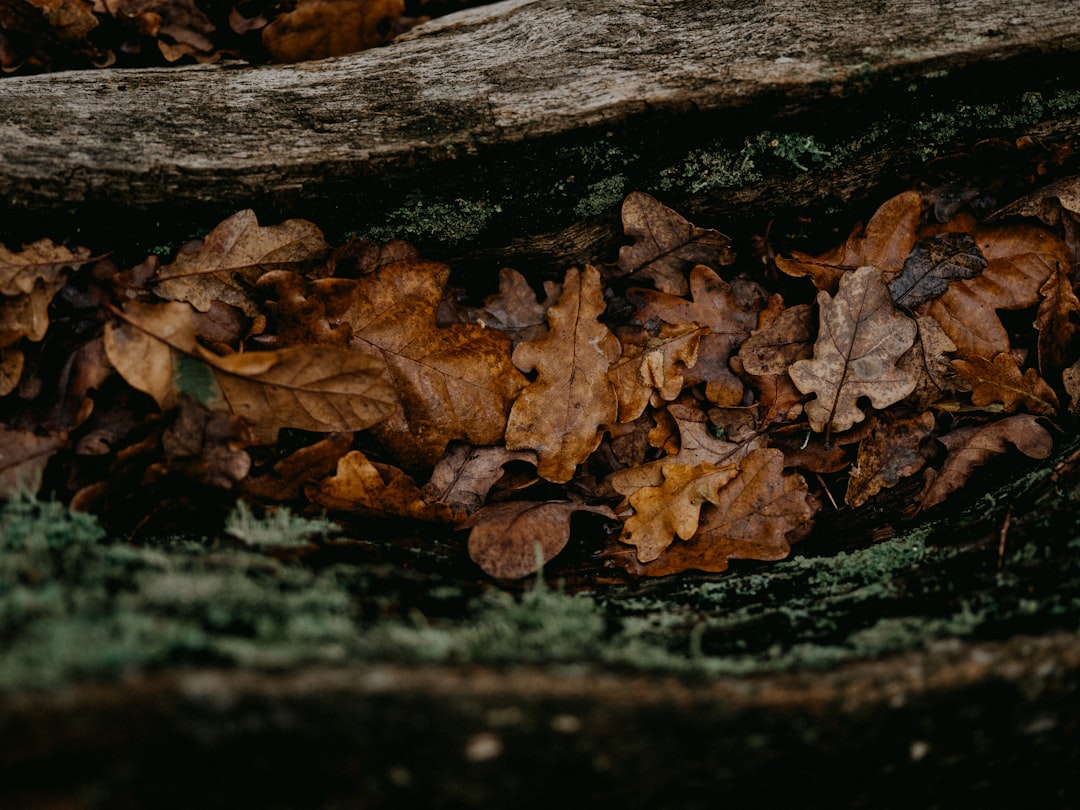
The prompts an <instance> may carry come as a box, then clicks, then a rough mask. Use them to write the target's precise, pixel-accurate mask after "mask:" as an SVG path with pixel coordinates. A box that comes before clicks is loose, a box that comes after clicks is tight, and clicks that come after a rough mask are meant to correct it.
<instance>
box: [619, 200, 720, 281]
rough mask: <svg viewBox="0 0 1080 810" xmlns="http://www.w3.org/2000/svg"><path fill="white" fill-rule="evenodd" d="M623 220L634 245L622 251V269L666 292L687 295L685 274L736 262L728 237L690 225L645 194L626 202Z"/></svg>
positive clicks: (623, 209) (620, 268) (620, 266)
mask: <svg viewBox="0 0 1080 810" xmlns="http://www.w3.org/2000/svg"><path fill="white" fill-rule="evenodd" d="M622 221H623V230H624V231H625V232H626V235H627V236H629V237H630V238H631V239H633V240H634V242H633V244H631V245H626V246H624V247H622V248H621V249H620V250H619V270H621V271H622V272H623V273H625V274H632V275H633V276H635V277H636V278H647V279H651V280H652V282H653V283H654V284H655V285H656V288H657V289H658V290H661V291H663V292H667V293H670V294H672V295H685V294H686V292H687V287H686V271H687V270H688V269H690V268H692V267H694V266H696V265H699V264H703V265H707V266H709V267H714V268H715V267H720V266H724V265H729V264H732V263H733V262H734V261H735V254H734V253H733V252H732V250H731V240H730V239H729V238H728V237H727V236H724V234H722V233H720V232H719V231H714V230H708V229H705V228H698V227H696V226H694V225H691V224H690V223H689V222H687V221H686V220H685V219H683V218H682V217H681V216H679V215H678V214H676V213H675V212H674V211H672V210H671V209H670V208H668V207H667V206H665V205H664V204H662V203H661V202H660V201H659V200H656V199H655V198H653V197H650V196H649V195H648V194H645V193H643V192H640V191H635V192H633V193H632V194H630V195H629V196H628V197H627V198H626V199H625V200H623V205H622Z"/></svg>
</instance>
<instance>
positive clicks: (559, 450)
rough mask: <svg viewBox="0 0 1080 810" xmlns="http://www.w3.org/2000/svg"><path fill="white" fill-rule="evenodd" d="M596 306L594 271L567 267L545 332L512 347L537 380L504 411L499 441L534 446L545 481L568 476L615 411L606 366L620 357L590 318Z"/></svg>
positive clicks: (600, 305) (598, 310)
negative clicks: (503, 431) (507, 412)
mask: <svg viewBox="0 0 1080 810" xmlns="http://www.w3.org/2000/svg"><path fill="white" fill-rule="evenodd" d="M603 312H604V294H603V290H602V289H601V285H600V273H599V272H598V271H597V270H596V268H595V267H592V266H590V265H586V266H585V270H584V271H581V272H579V271H578V270H577V269H571V270H569V271H567V273H566V279H565V281H564V282H563V290H562V295H561V296H559V302H558V303H557V304H556V305H555V306H553V307H552V308H551V309H550V310H548V315H547V318H548V327H549V331H548V334H547V336H546V337H544V338H543V339H542V340H527V341H524V342H523V343H519V344H518V345H517V347H516V348H515V349H514V355H513V359H514V365H515V366H517V367H518V368H519V369H521V370H522V371H525V372H531V371H536V372H537V378H536V380H535V381H533V382H531V383H529V384H528V385H527V386H526V387H525V388H524V390H522V392H521V394H520V395H519V396H518V398H517V401H516V402H514V405H513V408H512V409H511V410H510V419H509V421H508V422H507V425H506V447H507V448H508V449H510V450H535V451H536V453H537V456H538V457H539V459H540V463H539V466H538V467H537V472H538V473H539V474H540V476H541V477H542V478H544V479H546V480H548V481H554V482H556V483H563V482H565V481H569V480H570V479H571V478H572V477H573V475H574V471H575V470H576V469H577V465H578V464H580V463H581V462H583V461H585V460H586V459H587V458H588V457H589V456H590V455H591V454H592V452H593V451H594V450H595V449H596V448H597V446H599V444H600V439H601V438H602V437H603V432H604V427H605V426H606V425H608V424H611V423H612V422H614V421H615V420H616V418H617V416H618V409H619V401H618V398H617V396H616V394H615V386H614V385H613V384H612V382H611V380H610V379H609V378H608V370H609V369H610V368H611V367H612V366H613V365H614V364H615V363H616V362H618V360H619V355H620V348H619V341H618V339H617V338H616V337H615V336H614V335H613V334H612V333H611V332H610V330H608V328H607V327H606V326H605V325H604V324H602V323H600V322H599V321H598V320H597V318H598V317H599V316H600V315H602V314H603Z"/></svg>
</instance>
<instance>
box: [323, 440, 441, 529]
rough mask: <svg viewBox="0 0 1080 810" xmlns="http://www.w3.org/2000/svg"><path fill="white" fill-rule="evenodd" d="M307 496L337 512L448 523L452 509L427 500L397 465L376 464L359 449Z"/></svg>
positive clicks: (346, 456) (342, 461)
mask: <svg viewBox="0 0 1080 810" xmlns="http://www.w3.org/2000/svg"><path fill="white" fill-rule="evenodd" d="M306 489H307V496H308V499H309V500H310V501H311V502H312V503H317V504H319V505H320V506H324V507H326V508H327V509H331V510H333V511H335V512H361V513H363V514H370V515H375V516H378V517H405V518H412V519H413V520H424V521H432V522H437V523H449V522H450V521H451V515H450V510H449V509H448V508H447V507H446V506H444V505H442V504H430V503H428V502H427V501H425V500H424V496H423V493H421V492H420V489H419V487H417V486H416V482H415V481H413V479H412V478H410V477H409V476H408V475H406V474H405V473H403V472H402V471H401V470H399V469H398V468H397V467H390V466H388V465H386V464H379V465H375V464H373V463H372V462H370V461H369V460H368V458H367V456H365V455H364V454H363V453H361V452H360V451H359V450H353V451H352V452H350V453H347V454H345V455H344V456H342V457H341V459H340V460H339V461H338V464H337V472H336V473H335V474H334V475H332V476H330V477H329V478H326V479H324V480H323V481H321V482H320V483H318V484H311V485H309V486H308V487H307V488H306Z"/></svg>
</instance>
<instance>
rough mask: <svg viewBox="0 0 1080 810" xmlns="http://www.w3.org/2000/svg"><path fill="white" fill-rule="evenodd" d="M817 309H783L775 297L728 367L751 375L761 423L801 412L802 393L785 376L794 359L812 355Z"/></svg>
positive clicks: (799, 306)
mask: <svg viewBox="0 0 1080 810" xmlns="http://www.w3.org/2000/svg"><path fill="white" fill-rule="evenodd" d="M816 327H817V312H816V311H815V310H814V308H813V307H812V306H810V305H809V304H796V305H795V306H793V307H787V308H784V306H783V302H782V301H781V300H780V298H779V296H775V297H774V300H773V301H772V302H771V303H770V305H769V306H768V307H766V308H765V309H763V310H762V311H761V313H760V315H759V316H758V328H757V329H756V330H755V331H754V332H753V333H752V334H751V335H750V337H748V338H747V339H746V341H745V342H744V343H743V344H742V346H740V347H739V353H738V354H737V355H735V357H733V358H732V359H731V366H732V368H734V369H735V370H736V371H738V372H739V373H740V374H742V375H744V376H749V377H751V378H752V379H751V383H750V384H751V387H752V388H753V389H754V391H756V392H757V395H758V402H759V405H760V413H759V414H758V418H759V421H760V423H761V424H766V425H767V424H771V423H773V422H789V421H792V420H794V419H797V418H798V417H799V415H800V414H802V411H803V406H802V400H803V394H802V392H801V391H799V389H797V388H796V387H795V384H794V383H793V382H792V381H791V377H790V376H789V375H788V368H790V367H791V364H792V363H794V362H795V361H797V360H806V359H808V358H810V357H811V356H813V344H814V332H815V328H816Z"/></svg>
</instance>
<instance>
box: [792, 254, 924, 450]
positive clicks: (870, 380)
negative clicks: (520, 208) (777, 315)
mask: <svg viewBox="0 0 1080 810" xmlns="http://www.w3.org/2000/svg"><path fill="white" fill-rule="evenodd" d="M818 311H819V313H820V323H819V327H818V337H817V341H816V342H815V344H814V356H813V359H811V360H798V361H796V362H795V363H793V364H792V366H791V368H790V370H789V373H790V375H791V379H792V380H793V381H794V382H795V385H796V386H797V387H798V388H799V390H800V391H802V392H803V393H805V394H809V393H814V394H816V395H817V396H816V398H815V399H813V400H811V401H810V402H808V403H806V406H805V409H806V415H807V417H808V418H809V420H810V426H811V427H812V428H813V429H814V430H815V431H818V432H822V431H827V432H836V433H839V432H842V431H845V430H847V429H848V428H850V427H851V426H852V425H854V424H855V423H856V422H860V421H862V420H863V419H864V418H865V416H866V414H865V413H863V411H862V410H861V409H860V408H859V407H858V400H859V399H860V398H861V397H867V398H868V399H869V400H870V402H871V403H872V404H873V406H874V407H875V408H887V407H888V406H889V405H892V404H893V403H895V402H899V401H900V400H901V399H903V398H904V397H906V396H907V395H908V394H910V393H911V392H912V391H913V390H914V388H915V384H916V378H915V376H914V375H913V374H912V373H911V372H910V371H908V370H906V369H903V368H900V367H899V366H898V365H897V361H898V360H899V359H900V357H901V356H902V355H903V354H904V352H906V351H907V350H908V349H910V348H911V346H912V344H913V343H914V342H915V334H916V332H917V328H916V325H915V322H914V321H913V320H911V319H910V318H908V317H905V316H904V315H902V314H901V313H900V312H898V311H897V309H896V305H895V304H894V303H893V300H892V296H890V295H889V290H888V288H887V287H886V286H885V282H884V281H883V280H882V278H881V272H880V271H879V270H878V269H877V268H875V267H863V268H860V269H858V270H856V271H855V272H853V273H849V274H848V275H846V276H845V277H844V278H843V280H842V281H841V282H840V289H839V292H838V293H837V294H836V296H835V297H830V296H829V294H828V293H827V292H824V291H822V292H819V293H818Z"/></svg>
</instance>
